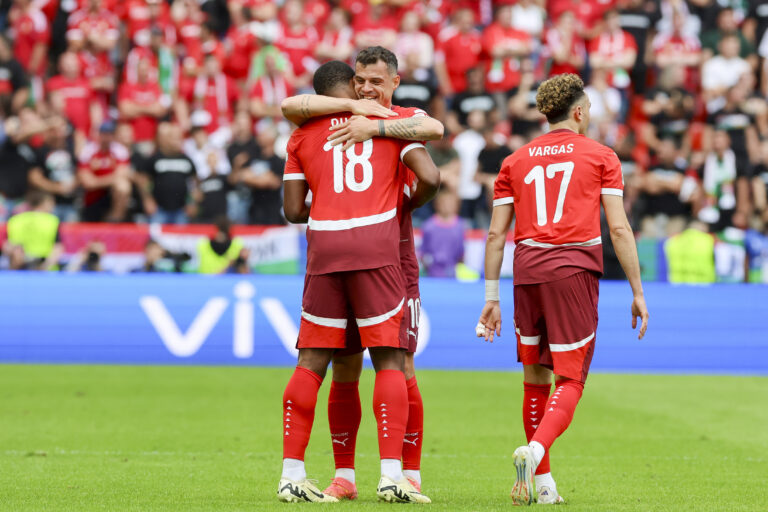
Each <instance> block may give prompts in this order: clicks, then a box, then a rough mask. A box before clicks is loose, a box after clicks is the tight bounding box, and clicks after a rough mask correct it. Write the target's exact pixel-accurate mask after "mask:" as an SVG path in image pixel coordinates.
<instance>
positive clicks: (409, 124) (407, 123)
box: [382, 117, 424, 140]
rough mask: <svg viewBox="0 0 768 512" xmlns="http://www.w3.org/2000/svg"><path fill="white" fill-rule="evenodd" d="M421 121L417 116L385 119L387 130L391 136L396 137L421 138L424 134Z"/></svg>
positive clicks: (405, 138) (406, 138)
mask: <svg viewBox="0 0 768 512" xmlns="http://www.w3.org/2000/svg"><path fill="white" fill-rule="evenodd" d="M421 121H422V120H421V119H420V118H418V117H409V118H407V119H395V120H393V121H387V123H388V127H387V131H388V132H389V135H390V136H391V137H394V138H396V139H404V140H421V139H422V138H423V135H424V133H423V130H422V122H421ZM382 124H383V121H382Z"/></svg>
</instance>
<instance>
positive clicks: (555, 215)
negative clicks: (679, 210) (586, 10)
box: [476, 74, 648, 505]
mask: <svg viewBox="0 0 768 512" xmlns="http://www.w3.org/2000/svg"><path fill="white" fill-rule="evenodd" d="M536 105H537V108H538V109H539V111H540V112H541V113H542V114H544V115H545V116H547V121H549V124H550V132H549V133H547V134H546V135H542V136H540V137H537V138H535V139H534V140H533V141H531V142H530V143H528V144H526V145H525V146H523V147H522V148H520V149H519V150H517V151H516V152H515V153H513V154H512V155H510V156H508V157H507V158H506V159H505V160H504V163H503V164H502V167H501V172H500V173H499V176H498V178H497V179H496V182H495V185H494V201H493V217H492V219H491V227H490V230H489V233H488V240H487V242H486V248H485V279H486V281H485V289H486V291H485V299H486V303H485V307H484V308H483V311H482V314H481V315H480V321H479V323H478V325H477V328H476V333H477V335H478V336H479V337H484V338H485V339H486V340H487V341H493V336H494V333H495V334H496V335H497V336H500V335H501V308H500V306H499V273H500V269H501V262H502V258H503V255H504V243H505V241H506V235H507V231H508V230H509V227H510V224H511V222H512V218H513V216H514V215H516V216H517V221H516V223H515V231H514V241H515V244H516V246H515V255H514V259H515V261H514V269H515V272H514V312H515V313H514V323H515V327H516V329H515V332H516V334H517V351H518V360H519V361H521V362H522V363H523V377H524V380H525V383H524V395H523V425H524V427H525V434H526V438H527V440H528V441H529V443H530V444H528V445H525V446H521V447H519V448H518V449H517V450H515V453H514V462H515V468H516V470H517V477H516V480H515V484H514V486H513V487H512V493H511V495H512V499H513V500H514V502H515V503H516V504H518V505H530V504H531V503H532V502H533V501H538V502H539V503H560V502H562V501H563V500H562V498H561V497H560V496H559V495H558V493H557V488H556V487H555V481H554V479H553V478H552V475H551V473H550V470H549V455H548V454H549V449H550V447H551V446H552V443H554V441H555V439H557V437H558V436H560V435H561V434H562V433H563V432H564V431H565V429H566V428H567V427H568V425H569V424H570V422H571V419H572V418H573V413H574V410H575V408H576V404H577V403H578V401H579V399H580V398H581V394H582V391H583V390H584V382H585V380H586V378H587V372H588V371H589V364H590V362H591V361H592V354H593V351H594V348H595V332H596V331H597V296H598V278H599V276H600V275H601V274H602V271H603V256H602V250H601V246H600V243H601V242H600V204H601V203H602V205H603V209H604V210H605V215H606V218H607V220H608V226H609V228H610V235H611V241H612V242H613V246H614V248H615V250H616V255H617V256H618V258H619V262H620V263H621V266H622V268H623V269H624V272H625V273H626V274H627V278H628V279H629V284H630V286H631V287H632V293H633V294H634V298H633V300H632V307H631V313H632V327H633V328H634V327H636V326H637V319H638V317H639V318H640V319H641V325H640V331H639V336H638V338H641V339H642V337H643V336H644V335H645V330H646V328H647V326H648V310H647V308H646V306H645V298H644V296H643V286H642V283H641V281H640V265H639V263H638V258H637V248H636V247H635V239H634V236H633V234H632V229H631V228H630V226H629V222H628V221H627V216H626V214H625V212H624V203H623V198H622V195H623V188H624V185H623V181H622V174H621V164H620V163H619V159H618V158H617V157H616V153H614V152H613V150H611V149H610V148H608V147H606V146H603V145H602V144H599V143H598V142H595V141H593V140H591V139H588V138H587V137H585V136H584V134H585V133H586V131H587V127H588V126H589V108H590V104H589V99H588V98H587V96H586V95H585V94H584V83H583V82H582V81H581V79H580V78H579V77H578V76H577V75H573V74H564V75H558V76H555V77H553V78H551V79H549V80H547V81H546V82H544V83H543V84H541V86H540V87H539V90H538V92H537V94H536ZM553 372H554V374H555V392H554V394H553V395H552V396H551V397H550V396H549V392H550V385H551V381H552V373H553ZM545 404H546V405H545ZM534 475H535V477H534ZM537 491H538V492H537Z"/></svg>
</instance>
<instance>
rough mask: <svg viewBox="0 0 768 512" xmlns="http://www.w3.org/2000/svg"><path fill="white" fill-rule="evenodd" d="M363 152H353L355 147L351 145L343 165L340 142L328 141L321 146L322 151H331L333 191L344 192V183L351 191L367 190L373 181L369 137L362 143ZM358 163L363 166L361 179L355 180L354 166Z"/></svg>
mask: <svg viewBox="0 0 768 512" xmlns="http://www.w3.org/2000/svg"><path fill="white" fill-rule="evenodd" d="M362 146H363V152H362V153H360V154H359V155H358V154H357V153H355V147H357V144H355V145H354V146H351V147H350V148H348V149H347V151H346V154H347V165H346V166H345V165H344V158H343V156H342V152H341V144H337V145H336V146H331V143H330V141H329V142H326V143H325V145H324V146H323V151H333V191H334V192H336V193H337V194H341V193H342V192H344V184H345V183H346V185H347V188H348V189H349V190H351V191H352V192H362V191H364V190H367V189H368V187H370V186H371V183H373V166H372V165H371V161H370V158H371V155H372V154H373V141H372V140H371V139H368V140H366V141H365V142H363V144H362ZM356 165H359V166H361V167H362V168H363V179H362V180H361V181H357V180H356V179H355V166H356Z"/></svg>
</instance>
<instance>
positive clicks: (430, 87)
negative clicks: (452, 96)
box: [392, 52, 444, 116]
mask: <svg viewBox="0 0 768 512" xmlns="http://www.w3.org/2000/svg"><path fill="white" fill-rule="evenodd" d="M419 60H420V56H419V54H418V53H416V52H411V53H409V54H407V55H406V56H405V58H403V59H398V62H404V65H403V70H402V71H400V85H399V86H398V88H397V89H395V92H394V94H393V96H392V101H393V102H394V103H395V104H396V105H399V106H401V107H403V108H408V107H414V108H418V109H421V110H423V111H425V112H427V111H429V112H430V113H431V114H432V116H437V115H443V113H444V112H443V110H444V109H443V102H442V101H441V98H439V97H438V95H437V94H438V93H437V88H436V87H435V77H434V74H433V73H432V72H431V69H428V68H423V67H420V62H419Z"/></svg>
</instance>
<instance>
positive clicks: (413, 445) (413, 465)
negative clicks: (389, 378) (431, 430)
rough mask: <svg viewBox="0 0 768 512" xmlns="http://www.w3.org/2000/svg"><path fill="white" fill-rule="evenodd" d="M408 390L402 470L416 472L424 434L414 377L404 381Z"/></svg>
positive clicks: (421, 409)
mask: <svg viewBox="0 0 768 512" xmlns="http://www.w3.org/2000/svg"><path fill="white" fill-rule="evenodd" d="M405 384H406V387H407V388H408V423H407V424H406V427H405V438H404V439H403V469H405V470H414V471H415V470H418V469H419V468H420V467H421V443H422V437H423V434H424V402H422V401H421V393H420V392H419V385H418V384H417V383H416V377H412V378H410V379H408V380H407V381H405Z"/></svg>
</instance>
